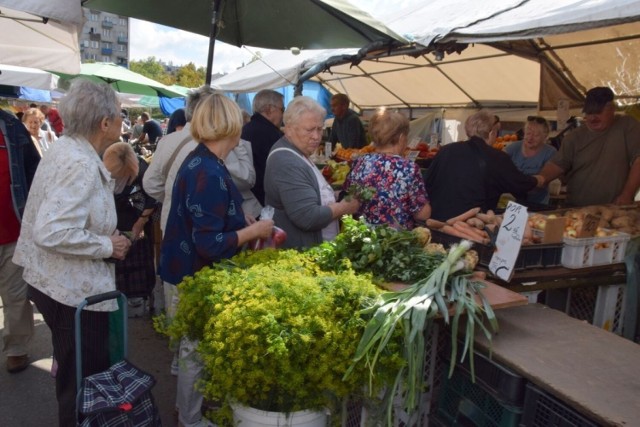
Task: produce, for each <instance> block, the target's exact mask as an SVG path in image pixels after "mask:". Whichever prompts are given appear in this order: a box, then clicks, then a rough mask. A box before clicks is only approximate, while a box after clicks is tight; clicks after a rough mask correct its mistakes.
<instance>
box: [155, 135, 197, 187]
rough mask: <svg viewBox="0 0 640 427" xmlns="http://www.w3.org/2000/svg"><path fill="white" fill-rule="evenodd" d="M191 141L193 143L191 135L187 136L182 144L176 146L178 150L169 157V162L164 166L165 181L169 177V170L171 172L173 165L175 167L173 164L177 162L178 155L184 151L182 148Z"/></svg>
mask: <svg viewBox="0 0 640 427" xmlns="http://www.w3.org/2000/svg"><path fill="white" fill-rule="evenodd" d="M189 141H191V135H187V136H186V137H185V138H184V139H183V140H182V141H180V143H179V144H178V145H177V146H176V149H175V150H173V153H171V157H169V160H167V162H166V163H165V164H164V167H163V168H162V176H163V177H164V179H165V180H166V179H167V176H168V175H169V170H171V165H173V162H174V161H175V160H176V157H178V153H179V152H180V150H182V147H184V146H185V145H187V142H189Z"/></svg>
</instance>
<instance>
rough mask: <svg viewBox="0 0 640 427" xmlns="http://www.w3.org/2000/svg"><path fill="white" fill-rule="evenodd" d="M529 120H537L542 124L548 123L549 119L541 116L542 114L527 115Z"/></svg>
mask: <svg viewBox="0 0 640 427" xmlns="http://www.w3.org/2000/svg"><path fill="white" fill-rule="evenodd" d="M527 121H528V122H536V123H539V124H541V125H545V124H547V119H545V118H544V117H540V116H528V117H527Z"/></svg>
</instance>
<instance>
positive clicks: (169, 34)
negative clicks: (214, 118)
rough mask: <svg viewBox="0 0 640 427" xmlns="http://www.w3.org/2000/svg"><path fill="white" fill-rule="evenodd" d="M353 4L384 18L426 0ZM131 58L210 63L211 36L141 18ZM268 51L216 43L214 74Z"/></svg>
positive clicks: (133, 25) (134, 25)
mask: <svg viewBox="0 0 640 427" xmlns="http://www.w3.org/2000/svg"><path fill="white" fill-rule="evenodd" d="M349 1H350V3H352V4H353V5H355V6H357V7H359V8H361V9H363V10H365V11H366V12H368V13H369V14H370V15H372V16H373V17H375V18H377V19H378V20H381V21H383V20H384V17H385V16H388V15H389V14H390V13H392V12H395V11H397V10H401V9H404V8H405V7H408V6H411V5H413V4H416V3H418V2H420V1H424V0H396V1H389V0H349ZM129 40H130V59H131V60H141V59H146V58H148V57H150V56H155V57H156V58H157V59H161V60H162V61H163V62H167V63H173V65H177V66H179V65H185V64H188V63H189V62H193V63H194V64H195V65H196V66H197V67H201V66H202V67H204V66H206V63H207V53H208V50H209V39H208V38H207V37H204V36H201V35H198V34H193V33H188V32H186V31H180V30H176V29H173V28H169V27H164V26H162V25H156V24H152V23H150V22H146V21H140V20H138V19H131V21H130V36H129ZM256 52H261V53H262V54H263V55H264V54H267V53H268V52H269V50H267V49H260V48H252V47H244V48H239V47H236V46H231V45H228V44H226V43H223V42H216V46H215V50H214V60H213V73H214V74H215V73H223V74H226V73H230V72H232V71H234V70H236V69H238V68H240V67H241V66H242V65H243V64H245V63H248V62H249V61H250V60H251V58H252V57H253V55H254V53H256Z"/></svg>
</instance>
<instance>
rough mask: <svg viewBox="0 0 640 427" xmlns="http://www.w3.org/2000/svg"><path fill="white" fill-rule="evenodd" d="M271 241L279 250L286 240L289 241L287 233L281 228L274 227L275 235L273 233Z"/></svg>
mask: <svg viewBox="0 0 640 427" xmlns="http://www.w3.org/2000/svg"><path fill="white" fill-rule="evenodd" d="M271 239H272V240H273V244H274V246H275V247H276V248H277V247H279V246H281V245H282V244H283V243H284V242H285V240H287V232H286V231H284V230H283V229H282V228H280V227H275V226H274V227H273V233H271Z"/></svg>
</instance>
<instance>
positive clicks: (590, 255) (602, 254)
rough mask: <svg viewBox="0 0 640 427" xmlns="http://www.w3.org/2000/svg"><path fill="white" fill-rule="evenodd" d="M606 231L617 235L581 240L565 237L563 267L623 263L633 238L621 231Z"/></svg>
mask: <svg viewBox="0 0 640 427" xmlns="http://www.w3.org/2000/svg"><path fill="white" fill-rule="evenodd" d="M604 231H605V232H609V233H615V235H609V236H602V237H585V238H581V239H578V238H573V237H565V238H564V248H563V249H562V265H563V266H565V267H567V268H584V267H591V266H595V265H607V264H613V263H617V262H622V261H623V260H624V253H625V251H626V249H627V243H628V242H629V240H630V239H631V236H630V235H629V234H627V233H623V232H620V231H615V232H612V231H611V230H604Z"/></svg>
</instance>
